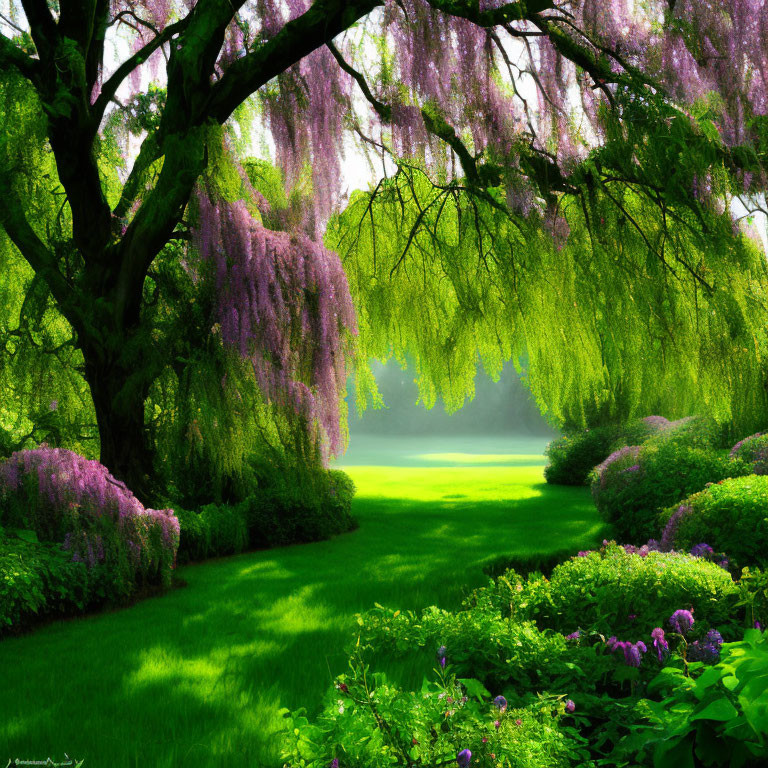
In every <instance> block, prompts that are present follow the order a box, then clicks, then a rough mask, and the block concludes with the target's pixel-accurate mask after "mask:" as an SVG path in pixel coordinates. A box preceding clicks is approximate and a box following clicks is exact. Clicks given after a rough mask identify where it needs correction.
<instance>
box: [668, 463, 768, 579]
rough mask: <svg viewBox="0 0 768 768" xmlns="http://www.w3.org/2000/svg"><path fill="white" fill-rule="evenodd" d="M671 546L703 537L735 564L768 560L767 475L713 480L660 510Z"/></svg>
mask: <svg viewBox="0 0 768 768" xmlns="http://www.w3.org/2000/svg"><path fill="white" fill-rule="evenodd" d="M661 521H662V523H663V524H664V525H665V526H666V527H665V538H666V541H667V543H668V544H670V545H671V546H674V547H675V548H678V549H680V548H689V547H692V546H694V545H696V544H698V543H699V542H702V541H706V542H707V544H709V545H710V546H712V547H714V549H716V550H721V551H724V552H727V553H728V555H729V556H730V557H732V558H733V560H735V561H736V562H737V563H738V565H740V566H744V565H761V564H765V563H768V477H766V476H757V475H750V476H748V477H739V478H735V479H731V480H723V481H722V482H720V483H714V484H712V485H710V486H709V487H708V488H706V489H705V490H703V491H701V492H700V493H696V494H694V495H692V496H689V497H688V498H687V499H685V500H684V502H683V504H681V505H680V506H677V507H670V508H669V509H667V510H665V511H664V512H663V513H662V514H661Z"/></svg>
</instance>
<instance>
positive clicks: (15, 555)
mask: <svg viewBox="0 0 768 768" xmlns="http://www.w3.org/2000/svg"><path fill="white" fill-rule="evenodd" d="M94 570H98V568H97V569H89V568H88V566H87V565H86V564H85V563H83V562H75V561H73V560H72V555H71V553H69V552H65V551H64V550H63V549H62V548H61V547H60V546H59V545H57V544H43V543H35V542H32V541H24V540H22V539H19V538H11V539H8V540H3V541H0V634H2V633H3V632H4V631H10V630H13V631H16V630H19V629H22V628H24V627H25V626H27V625H29V624H30V623H32V622H33V621H34V620H36V619H38V618H42V617H43V616H46V615H63V614H67V613H73V612H77V611H82V610H83V609H85V607H86V606H87V605H88V604H89V602H90V601H91V600H92V599H93V598H94V590H95V581H96V579H95V578H94Z"/></svg>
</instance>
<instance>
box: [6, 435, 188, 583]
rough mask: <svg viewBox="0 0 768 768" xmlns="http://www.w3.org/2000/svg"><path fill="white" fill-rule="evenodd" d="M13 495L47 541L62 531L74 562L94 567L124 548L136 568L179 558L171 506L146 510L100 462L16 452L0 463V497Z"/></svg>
mask: <svg viewBox="0 0 768 768" xmlns="http://www.w3.org/2000/svg"><path fill="white" fill-rule="evenodd" d="M11 495H15V496H16V498H17V500H18V501H19V502H20V504H21V505H22V506H23V507H24V508H25V510H26V514H27V515H28V519H27V520H26V521H25V522H26V524H27V525H28V526H29V527H30V528H32V529H34V530H35V531H36V532H37V534H38V536H40V537H41V538H42V539H45V540H50V541H56V540H60V537H61V536H63V537H64V538H63V541H62V542H61V543H62V544H63V546H64V548H65V549H67V550H68V551H70V552H71V553H72V559H73V560H75V561H80V562H85V563H87V564H88V565H89V566H90V567H93V566H94V565H96V564H97V563H101V562H105V560H107V559H108V558H107V553H108V552H113V553H114V552H116V551H117V550H120V549H124V550H125V551H127V553H128V560H129V562H130V564H131V568H132V570H134V571H135V570H137V569H139V568H144V569H147V570H151V571H154V570H156V569H157V568H158V567H168V568H170V567H172V566H173V563H174V562H175V557H176V549H177V548H178V544H179V521H178V519H177V518H176V516H175V515H174V513H173V510H171V509H163V510H157V509H145V508H144V506H143V505H142V504H141V502H139V500H138V499H137V498H136V497H135V496H134V495H133V494H132V493H131V492H130V491H129V490H128V488H127V487H126V486H125V484H124V483H122V482H121V481H119V480H117V479H115V478H114V477H112V475H111V474H110V473H109V472H108V471H107V468H106V467H105V466H104V465H103V464H100V463H99V462H98V461H90V460H88V459H85V458H83V457H82V456H79V455H78V454H76V453H73V452H72V451H66V450H63V449H61V448H47V447H42V448H36V449H34V450H29V451H18V452H17V453H14V454H12V455H11V456H10V457H9V458H8V459H6V460H5V461H4V462H2V463H0V498H3V497H9V496H11ZM110 559H112V558H110ZM118 559H120V558H118Z"/></svg>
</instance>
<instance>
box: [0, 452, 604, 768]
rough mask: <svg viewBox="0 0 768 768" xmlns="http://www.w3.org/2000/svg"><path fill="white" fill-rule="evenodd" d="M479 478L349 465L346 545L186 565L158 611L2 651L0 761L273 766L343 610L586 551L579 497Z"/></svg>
mask: <svg viewBox="0 0 768 768" xmlns="http://www.w3.org/2000/svg"><path fill="white" fill-rule="evenodd" d="M522 458H523V459H526V458H528V457H526V456H523V457H522ZM454 461H455V455H452V456H451V463H454ZM470 461H473V459H471V458H470ZM486 463H487V464H490V465H492V466H479V465H477V464H472V465H471V466H451V467H396V466H352V467H349V468H348V471H349V473H350V474H351V475H352V477H353V479H354V480H355V483H356V484H357V486H358V495H357V497H356V499H355V502H354V512H355V514H356V516H357V517H358V519H359V521H360V528H359V530H357V531H355V532H353V533H351V534H347V535H344V536H340V537H337V538H335V539H333V540H331V541H327V542H320V543H316V544H310V545H303V546H296V547H289V548H284V549H275V550H270V551H264V552H254V553H249V554H245V555H240V556H236V557H231V558H224V559H220V560H214V561H209V562H207V563H203V564H199V565H192V566H187V567H184V568H181V569H180V570H179V576H180V577H181V578H182V579H184V580H185V581H186V582H187V586H186V587H183V588H180V589H177V590H173V591H172V592H170V593H168V594H166V595H164V596H162V597H158V598H154V599H150V600H146V601H143V602H141V603H139V604H137V605H135V606H133V607H131V608H128V609H125V610H121V611H115V612H112V613H107V614H101V615H96V616H90V617H86V618H81V619H75V620H70V621H65V622H58V623H55V624H51V625H49V626H46V627H43V628H41V629H39V630H38V631H36V632H34V633H33V634H30V635H27V636H23V637H18V638H10V639H7V640H4V641H3V642H0V690H2V696H1V697H0V761H2V760H4V759H5V758H17V757H18V758H21V759H43V760H44V759H45V758H46V757H48V756H51V757H52V758H53V759H61V758H62V757H63V754H64V753H65V752H66V753H67V754H69V755H70V756H72V757H75V758H78V759H83V758H85V761H86V762H85V765H84V768H101V767H102V766H109V767H110V768H128V767H129V766H146V765H149V766H153V768H167V767H170V766H174V767H175V766H185V767H187V766H189V767H193V766H194V767H197V766H206V767H207V766H220V767H222V768H223V767H224V766H230V765H231V766H249V767H253V766H266V767H269V768H271V767H272V766H278V765H280V761H279V750H278V745H277V738H276V736H275V733H276V731H277V729H278V728H279V726H280V723H281V716H280V709H281V707H288V708H291V709H296V708H299V707H307V708H309V709H310V710H312V709H314V708H316V707H317V706H318V705H319V703H320V700H321V697H322V694H323V692H324V691H325V690H326V689H327V688H328V684H329V683H330V681H331V680H332V678H333V676H334V675H335V674H338V673H339V672H341V671H343V670H344V667H345V655H344V653H343V646H344V645H345V643H347V642H348V641H349V640H350V638H352V637H353V636H354V635H353V628H354V615H355V613H356V612H359V611H362V610H365V609H366V608H368V607H370V606H372V605H373V603H374V602H379V603H383V604H385V605H391V606H397V607H399V608H418V607H423V606H426V605H429V604H433V603H436V604H439V605H442V606H445V607H450V606H452V605H455V604H456V603H457V602H458V600H459V599H460V598H461V595H462V594H463V592H464V591H465V590H466V589H467V588H468V587H474V586H477V585H479V584H481V583H483V582H484V581H485V577H484V576H483V574H482V571H481V569H482V566H483V565H484V564H487V563H489V562H490V561H492V560H494V559H495V558H497V557H498V556H499V555H505V554H510V553H515V554H525V553H529V552H547V551H552V550H558V549H563V548H571V549H572V550H573V551H576V550H578V549H581V548H584V547H585V546H588V545H590V544H592V543H594V541H595V540H596V539H597V538H598V537H599V533H600V524H599V521H598V518H597V515H596V513H595V510H594V507H593V505H592V503H591V501H590V499H589V496H588V493H587V491H586V489H583V488H576V489H574V488H564V487H553V486H547V485H545V484H544V483H543V481H542V466H541V464H539V465H538V466H525V464H526V461H525V460H523V461H521V462H520V464H522V465H521V466H512V467H510V466H498V465H496V463H495V461H494V458H493V455H491V456H490V458H488V459H487V461H486ZM422 664H423V659H421V660H418V657H417V658H416V660H414V661H413V665H414V666H415V667H418V669H416V668H414V669H412V670H410V671H411V672H412V673H413V674H414V675H417V676H418V679H419V680H420V679H421V675H422V672H423V671H424V667H423V666H422ZM393 671H396V672H397V673H398V674H408V673H409V670H407V669H406V670H405V671H403V670H402V669H400V670H393Z"/></svg>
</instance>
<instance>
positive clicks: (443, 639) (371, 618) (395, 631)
mask: <svg viewBox="0 0 768 768" xmlns="http://www.w3.org/2000/svg"><path fill="white" fill-rule="evenodd" d="M505 614H507V615H505ZM359 623H360V626H361V636H362V640H363V641H364V643H365V644H366V645H370V646H371V647H372V648H375V650H376V653H377V654H379V653H388V654H391V655H394V656H398V657H405V656H409V655H411V654H413V652H414V649H415V648H425V649H427V650H428V651H430V652H431V653H434V652H435V651H436V650H437V649H438V648H439V647H440V646H445V648H446V649H447V651H446V653H447V657H448V660H449V663H450V664H451V668H452V669H455V670H456V674H458V675H460V676H465V677H466V676H471V677H476V678H478V679H479V680H481V681H483V683H484V684H485V685H486V686H488V687H489V688H494V689H496V690H499V691H501V690H504V689H505V688H506V687H507V686H508V685H509V684H510V682H511V681H514V684H515V685H517V686H520V687H521V688H524V689H526V690H551V689H555V690H565V689H566V688H568V689H569V690H570V689H572V688H573V687H574V686H575V685H579V686H581V685H582V684H583V682H584V681H583V680H582V679H580V678H583V677H584V672H583V671H582V667H586V668H590V667H591V668H593V669H594V667H595V665H596V663H597V660H596V657H595V654H594V653H593V652H592V650H591V649H586V648H585V649H581V650H578V649H577V650H575V651H574V646H573V644H572V643H571V644H570V647H569V643H568V642H566V640H565V638H564V637H563V635H561V634H558V633H555V632H544V631H542V630H540V629H539V628H538V626H537V625H536V624H535V623H534V622H531V621H513V620H512V619H510V617H509V615H508V611H504V610H502V609H501V608H500V606H499V605H498V604H496V603H495V601H494V600H493V595H492V592H491V591H490V590H488V589H483V590H478V591H477V592H475V595H474V599H473V601H472V603H471V604H468V605H465V606H464V609H463V610H460V611H446V610H441V609H439V608H436V607H435V606H431V607H429V608H426V609H424V610H423V611H420V612H412V611H399V610H398V611H394V610H392V609H388V608H384V607H383V606H377V607H376V608H375V609H373V610H370V611H368V612H367V613H366V614H364V616H362V617H360V618H359ZM579 662H581V664H579Z"/></svg>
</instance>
